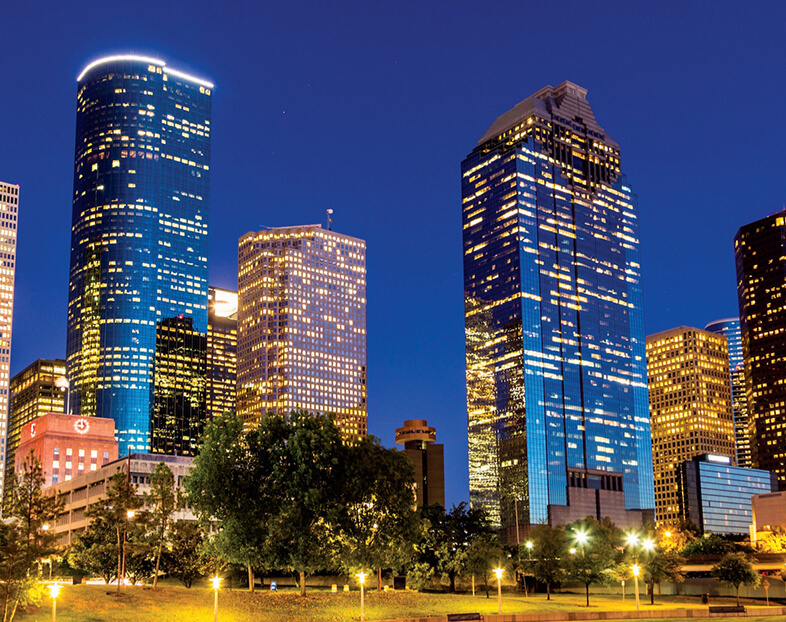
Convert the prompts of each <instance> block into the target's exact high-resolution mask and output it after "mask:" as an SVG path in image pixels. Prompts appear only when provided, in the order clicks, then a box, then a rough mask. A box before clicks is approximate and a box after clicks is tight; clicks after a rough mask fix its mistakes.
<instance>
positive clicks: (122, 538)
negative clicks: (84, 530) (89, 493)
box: [85, 471, 144, 594]
mask: <svg viewBox="0 0 786 622" xmlns="http://www.w3.org/2000/svg"><path fill="white" fill-rule="evenodd" d="M141 507H142V500H141V499H140V498H139V496H138V495H137V487H136V485H134V484H132V483H131V479H130V477H129V475H128V474H127V473H124V472H122V471H118V472H117V473H115V474H114V475H113V476H112V477H111V478H110V479H109V486H108V488H107V489H106V496H105V497H103V498H102V499H101V500H99V501H98V502H97V503H94V504H93V505H91V506H90V507H89V508H88V509H87V511H86V512H85V514H86V515H87V516H89V517H90V518H92V519H94V520H95V519H101V520H103V521H104V522H105V523H106V525H108V526H110V527H111V528H113V529H114V530H115V533H116V535H117V592H118V594H119V593H120V584H121V583H122V580H123V578H124V577H123V557H124V555H123V554H124V553H125V550H126V540H127V538H128V532H129V528H130V527H133V526H134V524H135V522H136V521H140V520H143V519H144V516H143V515H142V514H141V513H139V512H138V510H139V508H141Z"/></svg>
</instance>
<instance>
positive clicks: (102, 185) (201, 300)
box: [66, 56, 212, 455]
mask: <svg viewBox="0 0 786 622" xmlns="http://www.w3.org/2000/svg"><path fill="white" fill-rule="evenodd" d="M77 83H78V84H77V87H78V88H77V114H76V149H75V157H74V194H73V218H72V229H71V267H70V282H69V298H68V335H67V357H66V360H67V362H68V377H69V380H70V381H71V396H70V402H71V411H72V412H74V413H79V414H81V415H83V416H86V417H89V416H99V417H111V418H113V419H114V420H115V423H116V428H117V435H118V441H119V443H120V454H121V455H125V454H127V453H128V452H135V451H143V452H147V451H149V449H150V440H151V437H150V432H151V430H150V421H151V415H152V399H153V394H154V391H153V368H154V360H155V349H156V335H157V332H158V328H159V326H160V324H161V322H162V321H163V320H166V319H168V318H176V317H178V316H181V315H182V316H184V317H187V318H191V320H192V321H193V328H194V330H196V331H198V332H200V333H202V334H205V333H206V332H207V244H208V231H207V227H208V211H209V210H208V205H209V193H210V183H209V180H210V133H211V126H210V116H211V100H212V97H211V90H212V85H211V84H210V83H208V82H206V81H204V80H201V79H199V78H196V77H193V76H190V75H188V74H185V73H183V72H181V71H178V70H176V69H173V68H171V67H169V66H168V65H167V64H166V63H164V62H163V61H161V60H158V59H153V58H144V57H139V56H113V57H107V58H102V59H100V60H97V61H95V62H93V63H90V64H89V65H88V66H87V67H85V69H84V70H83V71H82V73H81V74H80V75H79V77H78V78H77Z"/></svg>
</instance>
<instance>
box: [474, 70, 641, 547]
mask: <svg viewBox="0 0 786 622" xmlns="http://www.w3.org/2000/svg"><path fill="white" fill-rule="evenodd" d="M461 190H462V211H463V242H464V290H465V328H466V358H467V409H468V433H469V470H470V473H469V476H470V501H471V503H472V505H473V507H481V508H483V509H485V510H486V511H487V512H488V514H489V517H490V518H491V520H492V521H493V523H495V524H496V525H498V526H502V527H505V528H508V533H509V534H510V533H511V531H510V529H511V527H512V526H513V525H515V524H519V525H522V526H523V527H524V528H525V529H526V528H527V527H528V526H529V525H533V524H538V523H544V522H547V521H548V520H549V514H550V511H551V510H550V508H557V506H559V507H561V508H563V509H565V506H569V497H570V495H571V492H570V490H569V489H570V488H571V487H582V486H584V487H586V486H585V484H584V483H586V482H588V481H590V480H592V481H595V480H598V479H599V480H601V481H602V478H599V477H597V471H604V472H607V473H619V474H621V481H622V483H623V488H624V498H625V507H626V508H627V509H629V510H633V509H641V510H647V511H650V512H651V511H652V509H653V508H654V506H655V500H654V495H653V474H652V449H651V445H650V423H649V413H648V400H647V375H646V367H645V342H644V323H643V311H642V293H641V266H640V260H639V239H638V219H637V214H636V212H637V208H636V199H635V195H634V194H633V193H632V191H631V189H630V187H629V186H628V185H627V182H626V180H625V177H624V176H623V174H622V172H621V169H620V152H619V146H618V144H617V143H616V142H615V141H614V140H612V139H611V138H610V137H609V136H608V135H607V134H606V132H605V131H604V130H603V128H601V127H600V126H599V125H598V123H597V122H596V121H595V118H594V115H593V113H592V110H591V108H590V106H589V104H588V103H587V100H586V90H585V89H583V88H581V87H579V86H577V85H575V84H572V83H570V82H563V83H562V84H560V85H559V86H558V87H556V88H553V87H550V86H549V87H546V88H544V89H542V90H540V91H538V92H537V93H536V94H535V95H533V96H531V97H529V98H527V99H525V100H524V101H522V102H521V103H519V104H518V105H516V106H515V107H514V108H512V109H511V110H509V111H508V112H506V113H505V114H503V115H502V116H500V117H499V118H498V119H497V120H496V122H494V123H493V124H492V126H491V127H490V128H489V130H488V131H487V132H486V133H485V134H484V135H483V136H482V137H481V139H480V141H479V142H478V145H477V147H476V148H475V150H474V151H472V153H470V154H469V155H468V156H467V158H466V159H465V160H464V161H463V162H462V165H461ZM618 479H619V478H617V477H616V476H615V477H611V478H609V481H611V482H612V483H613V482H616V481H617V480H618ZM615 491H617V492H618V489H617V488H616V486H612V490H611V492H615ZM577 497H578V495H577ZM575 510H576V513H580V512H581V509H580V508H576V509H575ZM623 511H624V509H623ZM559 514H560V515H561V516H565V515H566V513H565V512H563V511H561V512H559ZM583 516H584V515H582V516H577V518H583Z"/></svg>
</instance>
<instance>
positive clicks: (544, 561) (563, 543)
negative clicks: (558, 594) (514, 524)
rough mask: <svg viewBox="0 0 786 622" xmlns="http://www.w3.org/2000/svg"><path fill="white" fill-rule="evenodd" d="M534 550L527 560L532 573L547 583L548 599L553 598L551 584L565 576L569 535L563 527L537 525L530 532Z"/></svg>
mask: <svg viewBox="0 0 786 622" xmlns="http://www.w3.org/2000/svg"><path fill="white" fill-rule="evenodd" d="M530 539H531V540H532V551H531V552H530V553H528V556H529V557H530V558H531V559H529V560H528V562H527V567H528V568H529V570H530V572H532V575H533V576H534V577H535V579H537V580H538V581H541V582H542V583H545V584H546V600H551V586H552V584H554V583H559V582H560V581H562V579H563V578H564V576H565V564H564V562H563V560H564V558H565V555H567V553H568V537H567V534H566V533H565V530H564V529H563V528H562V527H549V526H548V525H537V526H535V528H534V529H533V530H532V532H531V534H530Z"/></svg>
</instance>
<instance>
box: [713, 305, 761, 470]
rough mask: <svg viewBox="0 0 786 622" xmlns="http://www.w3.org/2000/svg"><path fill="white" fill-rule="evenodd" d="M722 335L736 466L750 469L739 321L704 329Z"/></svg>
mask: <svg viewBox="0 0 786 622" xmlns="http://www.w3.org/2000/svg"><path fill="white" fill-rule="evenodd" d="M704 330H708V331H710V332H713V333H718V334H719V335H724V336H725V337H726V341H727V342H728V345H729V371H730V372H731V409H732V414H733V416H734V441H735V443H736V445H737V466H738V467H745V468H750V467H751V440H750V425H749V422H748V398H747V396H746V395H745V361H744V359H743V358H742V333H741V332H740V320H739V319H738V318H736V317H735V318H728V319H725V320H716V321H715V322H710V323H709V324H707V326H705V327H704Z"/></svg>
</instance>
